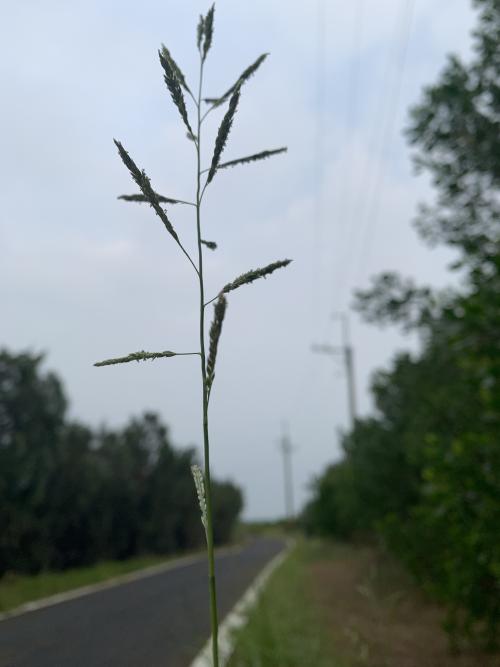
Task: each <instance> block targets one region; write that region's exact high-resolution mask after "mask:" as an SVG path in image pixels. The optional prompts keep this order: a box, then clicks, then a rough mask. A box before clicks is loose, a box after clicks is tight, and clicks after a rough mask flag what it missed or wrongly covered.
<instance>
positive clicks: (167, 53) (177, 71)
mask: <svg viewBox="0 0 500 667" xmlns="http://www.w3.org/2000/svg"><path fill="white" fill-rule="evenodd" d="M161 54H162V56H163V57H164V58H165V60H168V62H169V63H170V67H171V68H172V69H173V71H174V74H175V76H176V77H177V80H178V81H179V83H180V84H181V86H182V87H183V88H184V90H185V91H186V92H187V93H189V94H190V95H192V93H191V90H190V89H189V86H188V85H187V83H186V78H185V76H184V74H183V73H182V71H181V68H180V67H179V65H178V64H177V63H176V62H175V60H174V59H173V58H172V55H171V53H170V51H169V50H168V49H167V47H166V46H165V44H162V45H161Z"/></svg>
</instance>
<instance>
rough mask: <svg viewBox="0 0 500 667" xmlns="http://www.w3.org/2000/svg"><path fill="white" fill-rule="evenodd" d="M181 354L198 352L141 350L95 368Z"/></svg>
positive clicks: (104, 362) (107, 360)
mask: <svg viewBox="0 0 500 667" xmlns="http://www.w3.org/2000/svg"><path fill="white" fill-rule="evenodd" d="M179 354H181V355H182V354H197V352H192V353H189V352H188V353H186V352H184V353H182V352H180V353H179V352H171V351H170V350H165V351H164V352H145V351H144V350H141V351H140V352H132V353H131V354H127V356H126V357H115V358H114V359H105V360H104V361H98V362H96V363H95V364H94V366H113V365H114V364H128V363H129V362H130V361H147V360H148V359H151V360H152V359H160V358H161V357H177V356H178V355H179Z"/></svg>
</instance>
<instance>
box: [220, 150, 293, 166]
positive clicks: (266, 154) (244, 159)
mask: <svg viewBox="0 0 500 667" xmlns="http://www.w3.org/2000/svg"><path fill="white" fill-rule="evenodd" d="M287 150H288V148H287V147H286V146H283V147H282V148H274V149H273V150H271V151H261V152H260V153H254V154H253V155H247V156H246V157H240V158H238V159H236V160H229V162H222V164H219V165H218V167H217V169H226V168H227V167H235V166H236V165H237V164H247V163H248V162H257V161H258V160H265V159H266V158H268V157H271V156H273V155H279V154H280V153H286V152H287Z"/></svg>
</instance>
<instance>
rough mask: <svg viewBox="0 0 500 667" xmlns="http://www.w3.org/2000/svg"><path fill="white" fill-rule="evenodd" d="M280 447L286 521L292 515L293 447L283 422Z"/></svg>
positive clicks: (292, 516) (290, 518)
mask: <svg viewBox="0 0 500 667" xmlns="http://www.w3.org/2000/svg"><path fill="white" fill-rule="evenodd" d="M280 449H281V453H282V454H283V488H284V495H285V514H286V518H287V520H288V521H291V520H292V519H293V518H294V516H295V512H294V506H293V473H292V454H293V447H292V444H291V442H290V437H289V435H288V428H287V425H286V424H285V423H283V426H282V436H281V441H280Z"/></svg>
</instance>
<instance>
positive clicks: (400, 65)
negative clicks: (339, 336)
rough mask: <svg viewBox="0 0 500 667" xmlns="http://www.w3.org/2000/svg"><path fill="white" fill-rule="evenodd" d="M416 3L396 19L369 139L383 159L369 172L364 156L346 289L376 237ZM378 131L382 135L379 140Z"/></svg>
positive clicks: (344, 277) (342, 286) (344, 275)
mask: <svg viewBox="0 0 500 667" xmlns="http://www.w3.org/2000/svg"><path fill="white" fill-rule="evenodd" d="M414 4H415V0H406V2H405V5H404V6H403V7H402V10H401V13H400V15H399V16H398V20H397V21H396V26H395V37H394V40H393V41H392V44H393V45H394V53H395V55H394V57H393V56H391V52H390V51H389V53H388V58H387V65H386V75H385V76H384V80H386V79H389V80H391V76H390V74H391V70H393V71H394V75H393V77H392V88H390V90H389V92H388V94H387V95H382V94H381V95H380V96H379V106H378V112H377V113H376V114H375V115H374V121H373V132H372V140H371V142H370V145H371V147H372V152H375V153H376V154H378V155H379V158H380V160H379V164H378V169H377V168H375V170H374V171H372V173H370V171H369V161H368V159H365V167H364V171H363V176H362V177H361V178H360V179H359V181H358V183H359V192H360V195H359V197H358V199H357V201H356V202H355V205H354V207H353V212H352V215H351V216H348V218H349V222H350V224H349V228H350V231H351V234H350V242H349V245H350V246H352V247H353V248H356V246H358V247H360V253H356V251H355V250H354V252H353V256H352V261H351V262H350V265H349V270H345V271H343V272H342V275H341V277H340V286H339V290H340V291H341V292H344V291H345V290H346V288H347V287H348V286H351V285H352V283H353V278H354V273H353V272H354V269H355V268H356V269H357V272H358V275H359V269H360V267H361V263H362V259H366V256H367V252H368V248H369V245H370V243H371V241H372V239H373V232H374V228H375V222H376V217H374V216H373V215H372V213H373V212H375V214H376V215H378V210H379V206H380V189H381V185H382V161H381V158H382V154H383V149H384V146H388V145H389V143H390V139H391V137H392V134H393V131H394V123H395V119H396V111H397V108H398V99H399V96H400V92H401V85H402V81H403V74H404V68H405V62H406V55H407V50H408V44H409V40H410V33H411V25H412V19H413V13H414ZM393 62H396V63H397V66H396V68H395V69H394V68H393ZM384 102H385V104H384ZM377 135H378V137H379V141H378V142H377ZM369 219H372V220H373V221H374V223H372V226H370V225H369V222H368V221H369ZM367 228H368V229H367ZM355 231H358V234H357V238H358V243H356V235H355ZM356 255H357V256H358V261H357V262H355V261H354V258H355V257H356Z"/></svg>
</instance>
